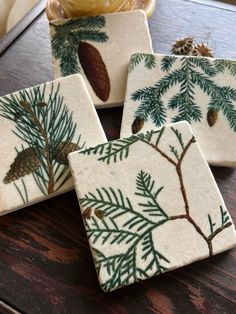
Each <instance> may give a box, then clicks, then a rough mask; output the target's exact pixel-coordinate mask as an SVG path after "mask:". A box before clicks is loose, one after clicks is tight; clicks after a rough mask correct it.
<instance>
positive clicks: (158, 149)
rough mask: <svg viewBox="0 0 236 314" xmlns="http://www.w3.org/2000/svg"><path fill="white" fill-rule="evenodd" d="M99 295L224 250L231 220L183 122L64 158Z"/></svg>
mask: <svg viewBox="0 0 236 314" xmlns="http://www.w3.org/2000/svg"><path fill="white" fill-rule="evenodd" d="M69 162H70V166H71V168H72V176H73V178H74V182H75V189H76V191H77V195H78V199H79V203H80V206H81V212H82V216H83V219H84V224H85V228H86V232H87V235H88V238H89V243H90V247H91V251H92V254H93V258H94V262H95V266H96V270H97V274H98V277H99V281H100V284H101V287H102V289H103V290H105V291H111V290H114V289H117V288H120V287H122V286H125V285H129V284H132V283H134V282H136V281H139V280H143V279H147V278H150V277H152V276H155V275H159V274H161V273H164V272H167V271H170V270H173V269H175V268H178V267H182V266H184V265H187V264H190V263H192V262H195V261H197V260H201V259H204V258H207V257H209V256H212V255H214V254H217V253H220V252H222V251H225V250H227V249H230V248H232V247H234V246H235V244H236V233H235V230H234V226H233V222H232V219H231V218H230V216H229V213H228V211H227V209H226V207H225V203H224V200H223V198H222V196H221V194H220V192H219V189H218V187H217V185H216V182H215V180H214V177H213V175H212V173H211V171H210V169H209V166H208V164H207V162H206V160H205V158H204V156H203V154H202V152H201V150H200V148H199V146H198V144H197V143H196V140H195V138H194V136H193V135H192V132H191V129H190V126H189V124H188V123H187V122H179V123H176V124H170V125H168V126H166V127H163V128H161V129H157V130H155V131H150V132H147V133H141V134H137V135H133V136H131V137H130V138H123V139H120V140H116V141H114V142H110V143H106V144H103V145H98V146H96V147H93V148H88V149H85V150H81V151H80V152H75V153H72V154H70V155H69Z"/></svg>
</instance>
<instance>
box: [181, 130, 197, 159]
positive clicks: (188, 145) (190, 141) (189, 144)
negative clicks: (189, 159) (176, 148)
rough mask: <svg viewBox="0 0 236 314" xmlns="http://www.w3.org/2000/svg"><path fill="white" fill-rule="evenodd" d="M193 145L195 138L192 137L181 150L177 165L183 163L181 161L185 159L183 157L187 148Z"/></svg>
mask: <svg viewBox="0 0 236 314" xmlns="http://www.w3.org/2000/svg"><path fill="white" fill-rule="evenodd" d="M193 143H195V138H194V136H193V137H192V138H191V139H190V140H189V142H188V144H187V145H186V146H185V147H184V150H183V152H182V154H181V156H180V158H179V162H178V164H180V165H181V163H182V161H183V159H184V157H185V155H186V153H187V151H188V149H189V147H190V146H191V145H192V144H193Z"/></svg>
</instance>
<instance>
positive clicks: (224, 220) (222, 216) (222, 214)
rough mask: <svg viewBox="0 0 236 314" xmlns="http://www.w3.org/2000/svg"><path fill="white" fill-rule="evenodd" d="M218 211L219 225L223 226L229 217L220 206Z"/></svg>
mask: <svg viewBox="0 0 236 314" xmlns="http://www.w3.org/2000/svg"><path fill="white" fill-rule="evenodd" d="M220 213H221V226H223V225H225V224H226V223H227V222H228V221H229V220H230V218H229V215H228V213H227V212H226V211H224V210H223V207H222V206H220Z"/></svg>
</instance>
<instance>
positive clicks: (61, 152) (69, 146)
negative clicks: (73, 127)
mask: <svg viewBox="0 0 236 314" xmlns="http://www.w3.org/2000/svg"><path fill="white" fill-rule="evenodd" d="M79 149H80V147H79V146H78V145H77V144H75V143H67V142H61V143H60V144H59V145H58V146H57V149H56V155H55V160H56V161H57V162H58V163H59V164H62V165H67V164H68V160H67V156H68V154H69V153H72V152H74V151H76V150H79Z"/></svg>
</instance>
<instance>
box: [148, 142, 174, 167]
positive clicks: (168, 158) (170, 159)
mask: <svg viewBox="0 0 236 314" xmlns="http://www.w3.org/2000/svg"><path fill="white" fill-rule="evenodd" d="M147 144H148V145H150V146H151V147H152V148H154V149H155V150H156V151H157V152H158V153H159V154H161V155H162V156H163V157H164V158H165V159H167V160H168V161H169V162H170V163H171V164H172V165H174V166H175V167H176V166H177V163H176V162H175V161H174V160H173V159H172V158H170V157H169V156H168V155H167V154H166V153H164V152H163V151H162V150H160V149H159V148H158V146H156V145H154V144H152V143H147Z"/></svg>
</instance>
